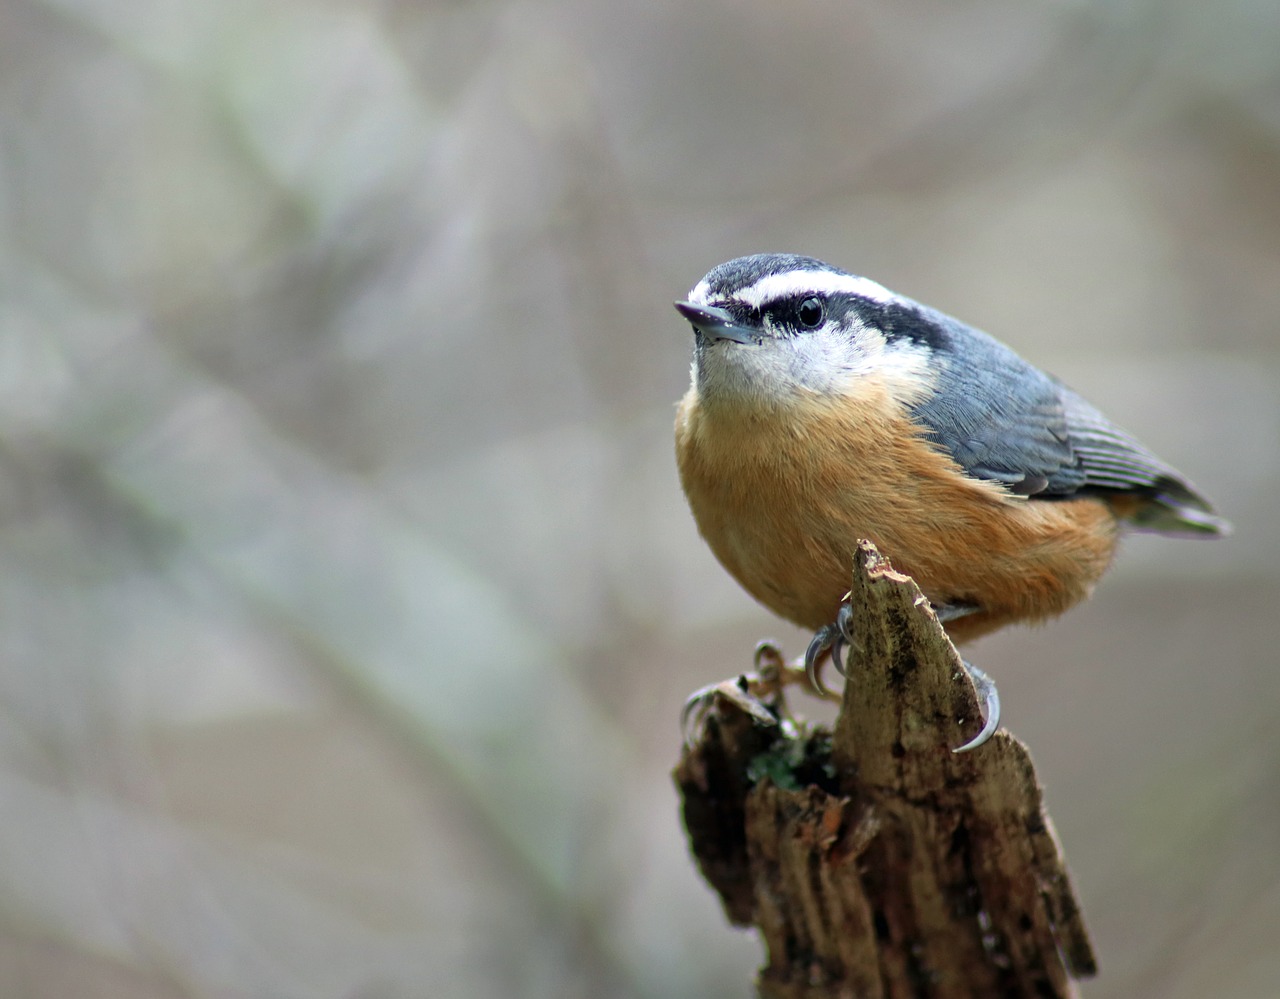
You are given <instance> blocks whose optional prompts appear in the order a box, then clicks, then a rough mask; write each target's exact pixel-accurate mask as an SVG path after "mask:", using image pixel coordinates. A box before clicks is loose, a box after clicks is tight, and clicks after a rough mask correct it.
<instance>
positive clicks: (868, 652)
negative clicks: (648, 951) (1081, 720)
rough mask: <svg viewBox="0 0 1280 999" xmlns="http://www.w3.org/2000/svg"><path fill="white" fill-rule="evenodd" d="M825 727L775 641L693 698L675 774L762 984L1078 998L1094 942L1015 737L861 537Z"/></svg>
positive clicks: (837, 990)
mask: <svg viewBox="0 0 1280 999" xmlns="http://www.w3.org/2000/svg"><path fill="white" fill-rule="evenodd" d="M851 600H852V605H853V608H854V617H853V626H852V633H851V636H850V637H851V638H852V645H851V651H850V676H849V679H848V681H847V682H846V684H845V691H844V695H843V699H842V706H841V710H840V715H839V718H838V719H837V721H836V725H835V730H834V732H830V731H827V730H825V729H822V728H817V727H811V726H807V725H803V724H800V723H798V722H796V721H795V720H794V719H792V718H791V717H790V716H789V715H788V714H787V712H786V705H785V701H784V698H783V686H784V684H783V682H782V677H783V673H784V672H785V671H787V670H788V669H789V667H786V665H785V664H784V663H783V661H782V658H781V656H780V655H779V654H778V653H777V651H776V650H774V649H772V647H767V646H766V647H762V651H761V652H760V653H759V654H758V656H757V663H758V665H759V666H760V667H761V669H760V672H759V674H757V675H747V676H743V677H740V678H739V679H738V680H736V681H730V682H727V683H725V684H721V685H720V686H719V687H717V688H715V689H714V690H713V691H712V692H711V693H710V694H709V695H707V697H706V699H705V700H704V701H703V703H702V706H701V709H700V711H699V717H698V719H697V722H696V725H695V729H696V738H694V739H693V741H691V743H690V744H689V745H687V746H686V748H685V751H684V754H683V757H682V759H681V761H680V763H679V765H678V766H677V768H676V771H675V779H676V782H677V784H678V785H679V788H680V793H681V796H682V799H683V812H684V821H685V825H686V828H687V829H688V832H689V838H690V842H691V846H692V849H693V853H694V855H695V857H696V858H697V860H698V863H699V866H700V867H701V870H702V873H703V876H704V877H705V878H706V879H707V880H708V881H709V882H710V883H711V885H712V886H713V887H714V888H715V889H716V891H717V892H718V893H719V894H720V896H721V899H722V900H723V902H724V907H725V911H726V913H727V915H728V917H729V920H730V921H731V922H732V923H734V924H735V925H739V926H751V925H754V926H755V927H757V928H758V930H759V932H760V934H761V936H762V937H763V939H764V942H765V946H766V948H767V951H768V963H767V964H766V965H765V967H764V968H762V969H761V971H760V973H759V977H758V980H757V987H758V990H759V994H760V996H762V997H764V999H830V997H837V996H838V997H858V999H863V997H881V996H884V997H895V999H896V997H904V999H905V997H917V996H921V997H923V996H928V997H938V999H950V997H956V999H959V997H977V996H981V997H991V996H1008V997H1020V996H1035V997H1067V996H1073V995H1075V994H1076V990H1075V988H1074V986H1073V984H1072V979H1073V978H1083V977H1087V976H1090V975H1093V974H1094V973H1095V972H1096V965H1095V962H1094V957H1093V950H1092V947H1091V945H1090V943H1089V938H1088V934H1087V932H1086V930H1085V927H1084V922H1083V919H1082V917H1081V913H1080V908H1079V905H1078V903H1077V902H1076V898H1075V895H1074V893H1073V891H1072V888H1071V883H1070V879H1069V877H1068V874H1067V869H1066V863H1065V859H1064V857H1063V855H1062V851H1061V848H1060V846H1059V845H1058V841H1057V837H1056V836H1055V834H1054V831H1053V825H1052V823H1051V822H1050V820H1049V816H1048V814H1047V813H1046V811H1045V810H1044V805H1043V802H1042V795H1041V789H1040V786H1039V784H1038V783H1037V780H1036V775H1035V771H1034V769H1033V768H1032V764H1031V758H1030V755H1029V754H1028V752H1027V749H1026V747H1025V746H1024V745H1023V744H1022V743H1021V742H1019V741H1018V740H1017V739H1015V738H1014V737H1013V736H1012V735H1010V734H1008V733H1007V732H1004V731H999V732H997V733H996V734H995V736H993V737H992V739H991V740H990V741H989V742H988V743H987V744H986V745H984V746H982V747H980V748H978V749H977V750H975V751H973V752H970V753H964V754H956V753H953V752H952V751H951V750H952V748H953V747H955V746H958V745H961V744H962V743H963V742H965V741H966V739H967V738H968V736H969V735H971V734H972V733H973V732H975V731H977V729H978V728H979V727H980V726H981V717H980V714H979V709H978V703H977V697H976V695H975V692H974V689H973V685H972V683H971V682H970V680H969V678H968V675H967V674H966V673H965V671H964V669H963V667H962V666H961V663H960V657H959V655H958V654H957V653H956V650H955V647H954V646H953V645H952V644H951V642H950V641H949V640H948V639H947V636H946V634H945V632H944V631H943V630H942V627H941V626H940V625H939V623H938V621H937V619H936V617H935V616H934V614H933V611H932V609H931V608H930V607H929V604H928V601H927V600H926V599H925V598H924V597H923V596H922V595H921V593H920V590H919V588H918V587H917V586H916V585H915V583H914V582H913V581H912V580H911V579H910V578H909V577H907V576H904V575H902V574H900V573H897V572H895V571H894V570H893V568H892V566H890V565H889V563H888V562H887V561H886V560H885V559H884V558H883V557H882V556H881V555H880V554H879V553H878V552H877V551H876V549H875V547H874V545H872V544H870V543H869V542H862V543H861V544H860V546H859V549H858V553H857V558H856V566H855V572H854V580H853V590H852V593H851Z"/></svg>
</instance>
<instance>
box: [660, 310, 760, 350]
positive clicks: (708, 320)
mask: <svg viewBox="0 0 1280 999" xmlns="http://www.w3.org/2000/svg"><path fill="white" fill-rule="evenodd" d="M676 311H677V312H679V313H680V315H682V316H684V317H685V319H687V320H689V322H690V323H692V324H693V328H694V329H695V330H697V331H698V332H699V333H701V334H702V335H703V336H705V337H710V338H711V339H712V340H732V341H733V342H734V343H755V342H756V341H757V340H759V339H760V331H759V330H753V329H750V328H749V327H746V326H740V325H738V324H737V323H736V322H734V321H733V317H732V316H730V315H729V313H727V312H725V311H724V309H717V308H714V307H712V306H709V305H694V304H693V303H692V302H676Z"/></svg>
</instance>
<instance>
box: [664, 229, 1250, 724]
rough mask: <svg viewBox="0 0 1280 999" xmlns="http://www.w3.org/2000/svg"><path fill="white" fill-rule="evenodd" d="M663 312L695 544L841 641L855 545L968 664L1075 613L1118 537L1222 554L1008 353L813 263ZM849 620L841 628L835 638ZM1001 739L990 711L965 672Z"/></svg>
mask: <svg viewBox="0 0 1280 999" xmlns="http://www.w3.org/2000/svg"><path fill="white" fill-rule="evenodd" d="M676 308H677V309H678V310H679V311H680V313H681V315H683V316H684V317H685V318H686V319H687V320H688V321H689V322H690V323H691V324H692V325H693V331H694V360H693V384H692V385H691V386H690V388H689V392H688V394H687V395H686V396H685V397H684V399H683V401H682V402H681V403H680V406H679V410H678V413H677V416H676V455H677V460H678V463H679V468H680V479H681V482H682V484H683V486H684V491H685V495H686V496H687V497H688V499H689V506H690V508H691V509H692V510H693V516H694V519H695V520H696V521H697V524H698V529H699V531H700V532H701V533H702V536H703V537H704V538H705V539H706V541H707V543H708V544H709V545H710V546H711V550H712V551H713V552H714V553H715V555H716V557H717V558H718V559H719V560H720V562H721V563H722V564H723V565H724V567H725V568H726V569H728V570H729V572H730V574H731V575H732V576H733V577H734V578H735V579H736V580H737V581H738V582H739V583H741V584H742V586H743V587H744V588H745V589H746V590H747V592H748V593H750V594H751V595H752V596H754V597H755V598H756V599H757V600H759V601H760V602H761V603H763V604H764V605H765V606H767V607H769V608H770V609H771V610H773V611H774V612H776V613H777V614H779V615H781V616H782V617H784V618H786V619H787V620H789V621H793V622H795V623H796V624H799V625H801V626H803V627H805V628H810V629H814V630H815V631H816V632H817V634H816V635H815V638H814V642H813V644H811V646H810V648H809V652H808V654H807V655H806V664H807V666H808V670H809V674H810V678H811V679H813V680H815V682H816V676H815V672H814V671H815V663H816V661H817V658H818V656H820V655H821V654H822V653H823V652H825V651H826V649H827V648H832V653H833V658H834V659H835V661H836V665H837V667H840V660H839V646H840V644H841V643H842V642H843V641H845V640H847V639H846V635H847V623H848V617H847V615H848V613H849V611H848V609H847V608H843V609H842V595H843V594H845V593H846V592H847V591H848V589H849V578H850V572H851V566H852V556H853V551H854V549H855V546H856V544H857V541H858V539H859V538H868V539H870V540H871V541H873V542H874V543H875V544H876V546H877V547H878V548H879V549H880V551H881V552H883V553H884V554H885V555H887V556H888V557H889V559H890V560H891V561H892V562H893V564H894V566H895V568H897V569H899V570H900V571H902V572H904V573H906V574H908V575H910V576H912V577H913V578H914V579H915V581H916V582H917V583H918V584H919V586H920V589H921V590H922V591H923V592H924V594H925V596H926V597H928V599H929V601H930V603H931V604H932V606H933V608H934V610H935V611H936V612H937V614H938V617H939V619H940V620H941V621H943V622H944V623H945V626H946V630H947V633H948V635H949V636H950V637H951V638H952V640H953V641H955V642H957V643H961V642H964V641H967V640H970V639H973V638H976V637H978V636H980V635H985V634H987V633H988V632H991V631H994V630H995V629H997V628H1000V627H1003V626H1004V625H1006V624H1011V623H1013V622H1015V621H1040V620H1044V619H1046V618H1049V617H1053V616H1055V615H1057V614H1061V613H1062V612H1063V611H1065V610H1066V609H1067V608H1068V607H1070V606H1072V605H1073V604H1075V603H1076V602H1078V601H1080V600H1082V599H1083V598H1085V597H1086V596H1088V595H1089V593H1090V591H1091V590H1092V589H1093V587H1094V585H1095V584H1096V583H1097V581H1098V579H1099V578H1100V577H1101V576H1102V574H1103V572H1104V571H1105V570H1106V569H1107V567H1108V565H1109V564H1110V562H1111V559H1112V556H1113V554H1114V553H1115V549H1116V543H1117V541H1118V539H1119V536H1120V534H1121V532H1122V530H1123V529H1124V528H1136V529H1140V530H1149V531H1157V532H1160V533H1165V534H1178V535H1188V536H1200V537H1205V536H1216V535H1220V534H1224V533H1226V531H1227V530H1228V525H1227V523H1226V522H1225V521H1224V520H1222V519H1220V518H1219V517H1217V516H1215V514H1214V513H1213V509H1212V507H1210V505H1209V503H1208V502H1207V501H1206V500H1205V499H1204V498H1203V497H1202V496H1200V495H1199V494H1198V493H1197V492H1196V491H1195V489H1194V488H1193V487H1192V485H1191V484H1190V483H1189V482H1188V481H1187V480H1186V479H1185V478H1184V477H1183V476H1182V475H1180V474H1179V473H1178V472H1176V471H1175V470H1174V469H1173V468H1171V467H1170V466H1169V465H1167V464H1165V463H1164V462H1163V461H1161V460H1160V459H1159V458H1157V457H1156V456H1155V455H1154V454H1152V453H1151V452H1150V451H1149V450H1147V449H1146V448H1145V447H1143V446H1142V445H1141V444H1139V443H1138V442H1137V441H1136V440H1134V439H1133V438H1132V437H1130V436H1129V435H1128V434H1126V433H1125V432H1124V431H1123V430H1120V429H1118V428H1117V427H1116V426H1115V425H1114V424H1112V423H1111V421H1110V420H1108V419H1107V418H1106V417H1105V416H1103V415H1102V413H1100V412H1099V411H1098V410H1097V409H1095V408H1094V407H1093V406H1091V405H1089V403H1087V402H1085V400H1084V399H1082V398H1081V397H1080V396H1078V395H1077V394H1076V393H1075V392H1073V391H1071V389H1069V388H1067V387H1066V386H1065V385H1063V384H1062V383H1061V382H1060V381H1058V380H1057V379H1055V378H1053V377H1051V376H1049V375H1047V374H1045V373H1044V372H1042V371H1040V370H1039V369H1038V368H1035V367H1033V366H1032V365H1030V364H1028V363H1027V362H1026V361H1024V360H1023V359H1022V358H1021V357H1019V356H1018V355H1017V354H1015V353H1014V352H1013V351H1012V350H1010V349H1009V348H1008V347H1006V346H1005V345H1004V344H1002V343H1000V342H999V341H997V340H995V339H993V338H992V337H990V336H988V335H987V334H985V333H982V332H980V331H979V330H976V329H973V328H972V327H970V326H966V325H965V324H964V323H961V322H959V321H958V320H956V319H953V318H951V317H950V316H947V315H944V314H943V313H941V312H938V311H936V310H935V309H931V308H929V307H928V306H925V305H921V304H920V303H918V302H914V301H912V300H911V299H909V298H904V297H903V296H901V295H897V294H894V293H893V292H891V291H889V290H888V289H886V288H884V287H882V286H880V285H879V284H876V283H875V282H874V281H871V280H869V279H867V278H863V277H857V276H855V275H852V274H847V273H845V272H844V271H842V270H839V269H837V268H835V267H831V266H830V265H828V264H825V263H823V262H822V261H820V260H815V259H813V258H811V257H802V256H794V255H790V254H774V253H769V254H759V255H756V256H750V257H741V258H739V259H737V260H731V261H729V262H728V263H725V264H721V265H720V266H719V267H716V268H715V269H714V270H712V271H711V272H710V273H709V274H708V275H707V276H706V277H705V278H703V279H702V280H701V281H700V282H698V284H697V286H696V287H694V289H693V291H691V292H690V293H689V300H688V301H687V302H677V303H676ZM841 614H844V615H845V617H844V618H843V619H842V618H841ZM966 666H967V667H968V668H969V670H970V673H971V675H972V676H973V677H974V680H975V684H976V686H977V687H978V689H979V693H980V695H982V696H984V697H985V699H986V704H987V716H988V717H987V724H986V725H985V726H984V728H983V731H982V732H981V733H980V734H979V735H978V736H977V737H976V738H975V739H973V740H972V741H971V742H970V743H967V744H966V745H965V746H963V747H961V749H972V748H975V747H976V746H978V745H981V743H982V742H985V741H986V739H987V738H988V737H989V736H990V734H991V733H992V732H994V731H995V729H996V727H997V725H998V720H999V701H998V699H997V697H996V695H995V688H994V685H993V684H991V682H990V680H989V679H988V678H987V677H986V676H985V675H984V674H982V673H981V671H979V670H977V669H976V668H974V667H972V666H969V665H968V664H966Z"/></svg>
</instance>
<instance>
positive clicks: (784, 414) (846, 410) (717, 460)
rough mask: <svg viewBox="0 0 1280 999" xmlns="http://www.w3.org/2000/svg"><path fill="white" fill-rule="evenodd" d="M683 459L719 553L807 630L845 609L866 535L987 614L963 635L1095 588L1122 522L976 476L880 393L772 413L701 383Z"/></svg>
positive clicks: (1043, 612)
mask: <svg viewBox="0 0 1280 999" xmlns="http://www.w3.org/2000/svg"><path fill="white" fill-rule="evenodd" d="M885 414H894V415H892V416H891V417H888V418H887V417H886V416H885ZM676 456H677V461H678V464H679V469H680V478H681V482H682V484H683V486H684V490H685V494H686V496H687V497H688V499H689V506H690V508H691V509H692V511H693V515H694V519H695V520H696V521H697V524H698V529H699V531H700V532H701V533H702V536H703V537H704V538H705V539H706V540H707V543H708V544H709V545H710V546H711V550H712V551H713V552H714V553H715V555H716V557H717V558H718V559H719V560H720V562H721V563H722V564H723V565H724V566H725V568H726V569H728V570H729V572H730V573H731V574H732V575H733V577H734V578H735V579H737V580H738V582H739V583H741V584H742V586H743V587H744V588H745V589H746V590H747V591H748V592H749V593H751V594H752V596H754V597H755V598H756V599H758V600H759V601H760V602H761V603H763V604H764V605H765V606H767V607H769V608H770V609H772V610H773V611H775V612H776V613H777V614H779V615H781V616H782V617H784V618H787V619H788V620H790V621H794V622H795V623H796V624H799V625H802V626H804V627H806V628H813V629H816V628H818V627H821V626H822V625H824V624H827V623H829V622H831V621H833V620H834V619H835V616H836V611H837V609H838V608H839V604H840V598H841V597H842V596H843V594H844V593H846V592H847V591H848V589H849V583H850V576H851V572H852V566H853V551H854V547H855V545H856V543H857V541H858V539H859V538H869V539H870V540H872V541H874V542H875V543H876V545H877V546H878V547H879V548H880V550H881V551H882V552H883V553H884V554H885V555H887V556H888V557H889V558H890V560H891V561H892V562H893V564H894V566H895V567H896V568H897V569H899V570H900V571H902V572H905V573H908V574H909V575H911V576H912V577H913V578H914V579H915V580H916V582H917V583H918V584H919V585H920V588H921V589H922V590H923V591H924V593H925V595H926V596H927V597H928V598H929V599H930V601H931V602H933V603H934V604H944V603H964V604H972V605H976V606H978V607H979V608H981V610H980V612H979V613H976V614H973V615H970V616H967V617H963V618H959V619H957V620H955V621H953V622H951V624H949V625H948V627H947V631H948V633H949V634H950V635H951V637H952V638H953V639H954V640H956V641H965V640H967V639H971V638H975V637H977V636H978V635H981V634H985V633H987V632H989V631H992V630H994V629H996V628H999V627H1001V626H1003V625H1005V624H1008V623H1011V622H1013V621H1018V620H1038V619H1043V618H1046V617H1050V616H1053V615H1056V614H1060V613H1061V612H1062V611H1064V610H1066V609H1067V608H1068V607H1070V606H1071V605H1072V604H1074V603H1076V602H1077V601H1079V600H1081V599H1083V598H1084V597H1086V596H1087V595H1088V594H1089V592H1090V591H1091V589H1092V588H1093V586H1094V584H1095V583H1096V582H1097V580H1098V578H1099V577H1100V576H1101V575H1102V573H1103V572H1104V571H1105V570H1106V568H1107V566H1108V565H1109V564H1110V561H1111V557H1112V555H1113V553H1114V550H1115V545H1116V538H1117V526H1116V520H1115V518H1114V517H1113V516H1112V514H1111V512H1110V510H1109V509H1108V507H1107V505H1106V504H1105V503H1103V502H1102V501H1101V500H1097V499H1094V498H1089V497H1083V498H1078V499H1069V500H1035V499H1030V500H1028V499H1023V498H1021V497H1016V496H1013V495H1012V494H1010V493H1009V492H1008V491H1007V490H1006V489H1004V487H1002V486H1000V485H998V484H996V483H992V482H981V481H978V480H975V479H971V478H970V477H968V476H967V475H965V474H964V472H963V471H962V470H961V469H960V467H959V466H958V465H956V464H955V462H954V461H952V460H951V459H950V458H949V457H948V456H946V455H945V454H943V453H942V452H940V451H939V450H937V449H936V448H934V447H933V446H932V445H930V444H929V443H927V442H926V441H925V440H924V439H923V437H922V436H921V433H920V430H919V428H918V427H916V426H915V425H914V424H912V423H911V422H910V421H909V420H908V419H907V418H906V416H905V414H904V413H903V412H902V410H901V408H900V407H899V406H898V405H897V404H896V403H894V402H892V400H890V399H889V398H888V396H887V394H880V393H876V392H875V391H874V390H872V389H870V388H869V389H868V391H867V392H865V393H863V394H861V395H860V396H859V397H858V398H857V399H850V398H847V397H840V398H838V399H836V400H835V401H833V400H832V399H830V398H829V397H819V396H815V397H813V399H812V400H806V401H803V402H796V403H794V404H791V405H788V406H786V407H783V408H777V409H772V410H767V409H761V408H756V407H748V406H746V405H743V404H739V403H736V402H725V401H721V400H716V402H715V404H714V405H708V404H706V403H705V402H704V401H703V400H701V399H700V398H699V397H698V393H697V389H696V388H691V389H690V390H689V394H688V395H686V396H685V398H684V400H683V402H682V403H681V404H680V408H679V411H678V414H677V418H676Z"/></svg>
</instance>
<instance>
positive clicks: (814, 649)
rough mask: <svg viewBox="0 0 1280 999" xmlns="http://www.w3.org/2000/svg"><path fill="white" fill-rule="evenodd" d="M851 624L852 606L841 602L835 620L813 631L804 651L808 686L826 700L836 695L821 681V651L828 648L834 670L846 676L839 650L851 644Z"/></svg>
mask: <svg viewBox="0 0 1280 999" xmlns="http://www.w3.org/2000/svg"><path fill="white" fill-rule="evenodd" d="M852 624H853V608H852V607H851V606H850V605H849V604H847V603H843V604H841V605H840V610H839V611H838V612H837V614H836V619H835V621H833V622H832V623H831V624H828V625H824V626H823V627H821V628H819V629H818V630H817V631H816V632H814V635H813V640H812V641H811V642H810V643H809V647H808V648H807V649H806V650H805V653H804V672H805V675H806V676H807V677H808V678H809V686H810V687H812V688H813V689H814V691H816V692H817V693H818V695H819V696H821V697H824V698H826V699H827V700H834V699H835V697H836V695H835V694H834V693H832V692H831V691H830V690H828V689H827V686H826V684H824V683H823V682H822V673H821V671H820V669H819V663H820V662H821V661H822V653H824V652H826V651H827V650H828V649H830V650H831V662H832V663H833V664H834V665H835V668H836V672H837V673H839V674H840V675H841V676H843V677H847V676H848V675H849V671H848V668H847V667H846V665H845V663H844V660H842V659H841V658H840V652H841V649H842V648H843V647H844V646H845V645H849V646H852V645H853V639H852V638H851V637H850V629H851V626H852Z"/></svg>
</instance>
